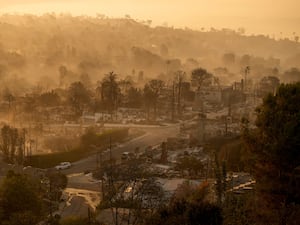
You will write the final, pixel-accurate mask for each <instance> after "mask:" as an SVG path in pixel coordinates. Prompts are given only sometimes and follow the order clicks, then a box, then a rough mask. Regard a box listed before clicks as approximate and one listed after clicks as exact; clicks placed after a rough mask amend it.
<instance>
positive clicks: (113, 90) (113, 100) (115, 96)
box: [101, 71, 120, 118]
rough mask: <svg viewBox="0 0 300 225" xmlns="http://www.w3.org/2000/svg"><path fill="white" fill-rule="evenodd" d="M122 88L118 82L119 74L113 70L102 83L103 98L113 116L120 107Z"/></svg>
mask: <svg viewBox="0 0 300 225" xmlns="http://www.w3.org/2000/svg"><path fill="white" fill-rule="evenodd" d="M119 93H120V88H119V85H118V83H117V74H115V73H114V72H113V71H112V72H109V73H108V74H106V75H105V77H104V78H103V80H102V84H101V100H102V101H103V102H104V104H105V105H106V107H107V108H108V110H109V111H110V114H111V118H112V113H113V111H114V110H116V109H117V108H118V102H119Z"/></svg>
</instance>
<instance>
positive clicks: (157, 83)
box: [144, 79, 165, 120]
mask: <svg viewBox="0 0 300 225" xmlns="http://www.w3.org/2000/svg"><path fill="white" fill-rule="evenodd" d="M164 86H165V84H164V82H163V81H162V80H156V79H154V80H150V81H149V82H148V83H147V84H145V87H144V102H145V106H146V108H147V111H148V119H149V111H150V108H151V107H153V110H154V120H155V119H156V116H157V104H158V99H159V97H160V95H161V92H162V90H163V88H164Z"/></svg>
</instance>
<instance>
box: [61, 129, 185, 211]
mask: <svg viewBox="0 0 300 225" xmlns="http://www.w3.org/2000/svg"><path fill="white" fill-rule="evenodd" d="M145 131H146V133H145V134H144V135H142V136H140V137H138V138H135V139H133V140H131V141H129V142H126V143H124V144H123V146H120V147H117V148H114V149H113V150H112V152H111V153H112V156H113V157H114V158H116V159H120V157H121V154H122V152H133V151H134V149H135V148H136V147H139V148H140V149H141V150H142V149H144V148H145V147H147V146H149V145H151V146H155V145H157V144H160V143H161V142H162V141H165V140H166V139H167V138H168V137H175V136H177V134H178V133H179V125H169V126H163V127H151V128H145ZM105 154H106V156H108V155H109V152H107V153H105ZM96 156H97V155H96V154H94V155H91V156H89V157H88V158H85V159H82V160H80V161H78V162H75V163H73V165H72V167H71V168H70V169H68V170H64V171H63V172H64V173H65V174H67V175H68V177H69V179H68V187H67V189H66V191H65V193H66V194H67V195H68V196H69V199H68V204H66V205H64V206H63V209H62V210H61V212H60V213H61V215H62V216H63V217H66V216H74V215H75V216H76V215H82V216H84V214H85V213H86V212H87V207H88V205H89V206H90V207H91V206H92V207H91V208H94V207H95V205H96V203H97V201H98V202H99V200H100V192H98V191H99V190H100V184H99V183H98V182H97V181H95V180H93V179H92V177H91V176H90V174H86V175H85V174H84V173H83V172H85V171H88V170H93V169H95V168H96V166H97V160H96V159H97V158H96ZM97 193H98V197H99V198H96V197H95V195H96V194H97ZM91 196H92V198H91ZM89 199H91V200H89ZM91 203H92V204H91Z"/></svg>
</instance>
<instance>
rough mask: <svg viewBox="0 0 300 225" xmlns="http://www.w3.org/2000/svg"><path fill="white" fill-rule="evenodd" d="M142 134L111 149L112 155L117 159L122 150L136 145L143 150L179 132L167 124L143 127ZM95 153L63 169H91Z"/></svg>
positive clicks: (81, 170)
mask: <svg viewBox="0 0 300 225" xmlns="http://www.w3.org/2000/svg"><path fill="white" fill-rule="evenodd" d="M144 131H145V132H146V133H145V134H144V135H142V136H140V137H137V138H135V139H133V140H131V141H129V142H127V143H124V144H123V145H122V146H121V147H116V148H114V149H112V157H113V158H115V159H117V160H119V159H120V157H121V154H122V152H134V149H135V148H136V147H139V148H140V149H141V150H143V149H144V148H145V147H147V146H155V145H157V144H160V143H161V142H163V141H165V140H166V139H167V138H168V137H175V136H177V134H178V133H179V125H178V124H176V125H169V126H161V127H151V128H145V129H144ZM108 155H109V152H106V153H104V156H103V157H105V156H106V157H107V156H108ZM96 156H97V155H96V154H94V155H91V156H89V157H88V158H85V159H82V160H80V161H77V162H75V163H73V166H72V167H71V168H70V169H68V170H65V173H66V174H73V173H80V172H84V171H89V170H93V169H95V168H96V166H97V157H96Z"/></svg>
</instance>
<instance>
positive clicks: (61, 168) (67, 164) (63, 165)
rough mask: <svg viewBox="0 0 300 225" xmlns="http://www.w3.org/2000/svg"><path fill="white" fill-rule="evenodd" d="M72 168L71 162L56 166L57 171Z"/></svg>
mask: <svg viewBox="0 0 300 225" xmlns="http://www.w3.org/2000/svg"><path fill="white" fill-rule="evenodd" d="M71 166H72V164H71V163H70V162H61V163H60V164H59V165H57V166H55V169H57V170H64V169H69V168H70V167H71Z"/></svg>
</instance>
